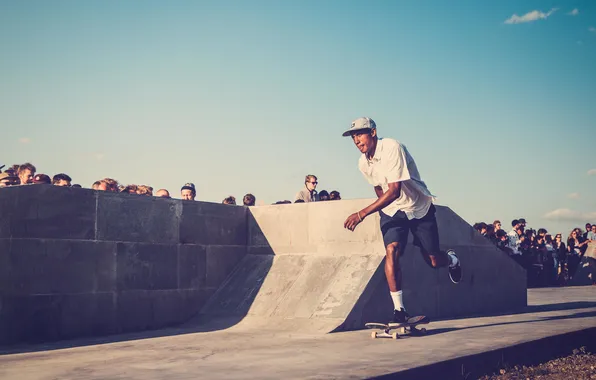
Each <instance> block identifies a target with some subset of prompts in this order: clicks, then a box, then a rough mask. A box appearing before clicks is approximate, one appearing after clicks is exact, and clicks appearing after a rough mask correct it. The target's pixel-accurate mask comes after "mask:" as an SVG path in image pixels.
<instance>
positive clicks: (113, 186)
mask: <svg viewBox="0 0 596 380" xmlns="http://www.w3.org/2000/svg"><path fill="white" fill-rule="evenodd" d="M118 186H119V184H118V181H116V180H115V179H112V178H104V179H102V180H100V181H99V185H97V190H100V191H108V192H112V193H117V192H118V190H119V189H118Z"/></svg>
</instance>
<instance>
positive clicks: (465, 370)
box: [370, 327, 596, 380]
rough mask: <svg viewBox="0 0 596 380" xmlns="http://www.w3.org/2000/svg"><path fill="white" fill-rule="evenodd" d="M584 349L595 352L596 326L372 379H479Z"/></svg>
mask: <svg viewBox="0 0 596 380" xmlns="http://www.w3.org/2000/svg"><path fill="white" fill-rule="evenodd" d="M581 346H585V347H586V348H587V349H588V351H590V352H592V353H593V352H595V351H596V327H591V328H586V329H583V330H577V331H572V332H568V333H564V334H559V335H552V336H547V337H545V338H542V339H537V340H533V341H529V342H524V343H520V344H516V345H513V346H509V347H504V348H500V349H496V350H492V351H486V352H482V353H479V354H475V355H469V356H464V357H458V358H455V359H451V360H446V361H442V362H438V363H433V364H430V365H426V366H421V367H416V368H412V369H408V370H405V371H399V372H395V373H390V374H386V375H381V376H374V377H370V379H445V380H449V379H453V380H461V379H477V378H479V377H481V376H484V375H489V374H491V373H495V372H499V370H501V369H507V368H511V367H514V366H516V365H519V366H523V365H525V366H532V365H537V364H539V363H542V362H545V361H549V360H551V359H553V358H556V357H561V356H567V355H569V354H571V352H572V351H573V350H574V349H577V348H579V347H581Z"/></svg>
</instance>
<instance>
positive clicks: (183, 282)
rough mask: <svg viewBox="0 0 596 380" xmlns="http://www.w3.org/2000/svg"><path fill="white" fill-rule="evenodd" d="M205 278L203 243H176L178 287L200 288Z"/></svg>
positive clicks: (205, 258) (205, 253) (205, 255)
mask: <svg viewBox="0 0 596 380" xmlns="http://www.w3.org/2000/svg"><path fill="white" fill-rule="evenodd" d="M206 278H207V249H206V247H205V246H204V245H194V244H189V245H187V244H180V245H178V288H179V289H201V288H203V287H204V286H205V284H206Z"/></svg>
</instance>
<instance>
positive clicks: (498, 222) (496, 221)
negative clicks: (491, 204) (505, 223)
mask: <svg viewBox="0 0 596 380" xmlns="http://www.w3.org/2000/svg"><path fill="white" fill-rule="evenodd" d="M489 220H490V219H489ZM493 226H494V228H495V233H497V231H499V230H500V229H501V221H500V220H495V221H494V222H493Z"/></svg>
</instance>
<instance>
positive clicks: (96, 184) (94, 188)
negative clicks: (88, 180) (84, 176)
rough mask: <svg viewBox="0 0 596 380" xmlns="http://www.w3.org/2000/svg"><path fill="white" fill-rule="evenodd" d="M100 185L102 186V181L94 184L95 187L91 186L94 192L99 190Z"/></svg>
mask: <svg viewBox="0 0 596 380" xmlns="http://www.w3.org/2000/svg"><path fill="white" fill-rule="evenodd" d="M99 185H101V181H95V182H93V185H91V188H92V189H93V190H99Z"/></svg>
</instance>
